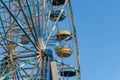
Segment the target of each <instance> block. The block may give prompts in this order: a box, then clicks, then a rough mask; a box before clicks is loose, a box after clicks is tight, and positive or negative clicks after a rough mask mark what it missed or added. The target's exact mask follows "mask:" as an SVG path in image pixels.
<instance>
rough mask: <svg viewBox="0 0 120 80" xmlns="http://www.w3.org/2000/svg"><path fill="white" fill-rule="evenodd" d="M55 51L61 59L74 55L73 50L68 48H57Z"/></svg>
mask: <svg viewBox="0 0 120 80" xmlns="http://www.w3.org/2000/svg"><path fill="white" fill-rule="evenodd" d="M55 51H56V54H57V56H59V57H69V56H71V53H72V50H71V49H70V48H68V47H63V48H57V49H56V50H55Z"/></svg>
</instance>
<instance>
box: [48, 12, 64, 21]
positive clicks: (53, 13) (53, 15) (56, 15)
mask: <svg viewBox="0 0 120 80" xmlns="http://www.w3.org/2000/svg"><path fill="white" fill-rule="evenodd" d="M60 12H61V10H52V11H51V14H50V20H51V21H56V20H57V19H58V16H59V14H60ZM64 19H65V12H64V11H63V12H62V14H61V15H60V18H59V19H58V21H62V20H64Z"/></svg>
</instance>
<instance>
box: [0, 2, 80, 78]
mask: <svg viewBox="0 0 120 80" xmlns="http://www.w3.org/2000/svg"><path fill="white" fill-rule="evenodd" d="M0 80H81V78H80V59H79V52H78V43H77V37H76V27H75V23H74V16H73V12H72V6H71V2H70V0H0Z"/></svg>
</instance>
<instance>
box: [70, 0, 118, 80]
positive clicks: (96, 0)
mask: <svg viewBox="0 0 120 80" xmlns="http://www.w3.org/2000/svg"><path fill="white" fill-rule="evenodd" d="M71 1H72V6H73V13H74V17H75V22H76V28H77V35H78V42H79V52H80V59H81V78H82V80H120V0H76V1H75V0H71Z"/></svg>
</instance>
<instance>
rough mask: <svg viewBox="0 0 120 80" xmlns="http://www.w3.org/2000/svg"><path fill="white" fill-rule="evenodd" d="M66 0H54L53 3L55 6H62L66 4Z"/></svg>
mask: <svg viewBox="0 0 120 80" xmlns="http://www.w3.org/2000/svg"><path fill="white" fill-rule="evenodd" d="M64 3H65V0H52V5H53V6H61V5H64Z"/></svg>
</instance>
